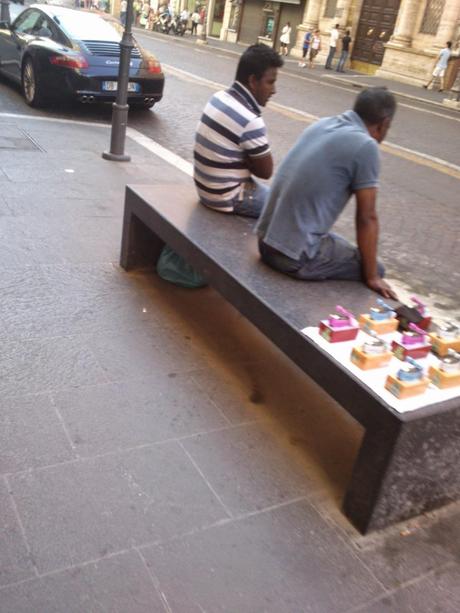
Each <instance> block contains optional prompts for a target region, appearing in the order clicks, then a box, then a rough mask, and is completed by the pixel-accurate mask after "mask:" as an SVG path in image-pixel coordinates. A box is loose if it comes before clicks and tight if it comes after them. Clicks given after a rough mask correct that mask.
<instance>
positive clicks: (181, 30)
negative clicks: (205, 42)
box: [170, 15, 187, 36]
mask: <svg viewBox="0 0 460 613" xmlns="http://www.w3.org/2000/svg"><path fill="white" fill-rule="evenodd" d="M170 25H171V28H170V29H171V30H172V31H173V32H174V34H175V35H176V36H184V34H185V31H186V29H187V22H186V21H185V20H184V19H181V18H180V15H174V17H173V18H172V19H171V24H170Z"/></svg>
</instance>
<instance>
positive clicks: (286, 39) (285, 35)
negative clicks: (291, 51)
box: [280, 21, 292, 55]
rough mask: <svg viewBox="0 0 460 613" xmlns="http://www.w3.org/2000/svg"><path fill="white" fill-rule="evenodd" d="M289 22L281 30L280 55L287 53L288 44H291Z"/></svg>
mask: <svg viewBox="0 0 460 613" xmlns="http://www.w3.org/2000/svg"><path fill="white" fill-rule="evenodd" d="M291 32H292V28H291V24H290V23H289V21H288V22H287V23H286V25H285V26H284V28H283V29H282V30H281V36H280V43H281V55H287V54H288V46H289V45H290V44H291Z"/></svg>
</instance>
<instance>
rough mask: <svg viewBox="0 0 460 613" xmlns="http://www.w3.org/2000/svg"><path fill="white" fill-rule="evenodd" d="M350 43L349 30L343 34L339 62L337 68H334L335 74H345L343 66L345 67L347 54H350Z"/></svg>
mask: <svg viewBox="0 0 460 613" xmlns="http://www.w3.org/2000/svg"><path fill="white" fill-rule="evenodd" d="M350 43H351V36H350V30H347V31H346V32H345V36H344V37H343V38H342V53H341V54H340V58H339V61H338V62H337V68H336V71H337V72H345V70H344V66H345V62H346V61H347V59H348V54H349V53H350Z"/></svg>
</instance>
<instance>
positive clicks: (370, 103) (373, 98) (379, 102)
mask: <svg viewBox="0 0 460 613" xmlns="http://www.w3.org/2000/svg"><path fill="white" fill-rule="evenodd" d="M353 110H354V111H355V113H357V114H358V115H359V116H360V117H361V119H362V120H363V121H364V123H366V124H367V125H369V126H374V125H376V124H379V123H381V122H382V121H383V120H384V119H386V118H387V117H389V118H390V119H391V118H393V115H394V114H395V112H396V98H395V97H394V96H393V94H392V93H391V92H389V91H388V90H387V89H386V87H369V88H368V89H363V91H362V92H360V93H359V94H358V97H357V98H356V101H355V106H354V107H353Z"/></svg>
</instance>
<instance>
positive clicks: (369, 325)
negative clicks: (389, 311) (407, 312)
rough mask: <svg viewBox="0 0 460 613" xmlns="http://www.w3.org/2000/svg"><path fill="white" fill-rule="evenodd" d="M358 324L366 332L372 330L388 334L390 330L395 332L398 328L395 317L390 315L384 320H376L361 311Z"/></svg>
mask: <svg viewBox="0 0 460 613" xmlns="http://www.w3.org/2000/svg"><path fill="white" fill-rule="evenodd" d="M359 325H360V326H361V328H362V329H363V330H364V331H366V332H370V331H371V330H372V331H373V332H377V334H390V332H396V330H397V329H398V320H397V319H396V317H392V318H391V319H386V320H384V321H376V320H375V319H372V317H371V316H370V315H369V314H368V313H363V314H362V315H360V316H359Z"/></svg>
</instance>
